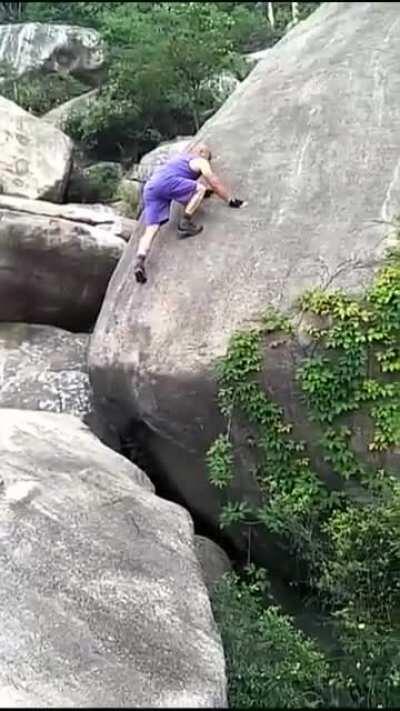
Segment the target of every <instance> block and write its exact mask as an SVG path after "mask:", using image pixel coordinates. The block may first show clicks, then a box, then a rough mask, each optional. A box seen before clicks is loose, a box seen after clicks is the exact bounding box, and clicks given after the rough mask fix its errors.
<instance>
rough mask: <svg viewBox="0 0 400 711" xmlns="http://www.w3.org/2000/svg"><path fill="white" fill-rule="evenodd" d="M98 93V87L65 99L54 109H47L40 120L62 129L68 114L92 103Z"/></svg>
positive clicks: (68, 116)
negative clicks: (67, 99)
mask: <svg viewBox="0 0 400 711" xmlns="http://www.w3.org/2000/svg"><path fill="white" fill-rule="evenodd" d="M98 93H99V92H98V89H93V90H92V91H88V92H87V93H86V94H81V96H74V98H73V99H70V100H69V101H66V102H65V103H64V104H61V106H56V108H55V109H52V110H51V111H48V112H47V114H44V115H43V116H42V117H41V120H42V121H46V122H47V123H50V124H51V125H52V126H55V128H59V129H60V130H61V131H63V130H64V128H65V125H66V123H67V120H68V119H69V118H70V116H71V115H72V114H74V113H75V112H76V113H79V112H80V111H82V110H83V109H86V108H87V107H88V106H90V105H91V104H93V103H94V102H95V101H96V98H97V95H98Z"/></svg>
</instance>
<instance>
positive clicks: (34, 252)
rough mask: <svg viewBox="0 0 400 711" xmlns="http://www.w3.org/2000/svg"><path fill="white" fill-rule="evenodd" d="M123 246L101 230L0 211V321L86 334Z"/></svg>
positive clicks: (123, 244)
mask: <svg viewBox="0 0 400 711" xmlns="http://www.w3.org/2000/svg"><path fill="white" fill-rule="evenodd" d="M124 247H125V242H124V241H123V239H121V238H120V237H116V236H115V235H113V234H112V233H109V232H107V231H106V230H104V229H101V227H97V226H91V225H88V224H81V223H76V222H72V221H69V220H64V219H59V218H53V217H47V216H44V215H35V214H29V213H25V212H18V211H11V210H7V209H2V208H0V321H22V322H24V323H42V324H50V325H54V326H59V327H60V328H65V329H67V330H70V331H86V330H88V329H89V328H91V326H92V325H93V322H94V320H95V319H96V317H97V314H98V312H99V309H100V305H101V302H102V299H103V297H104V294H105V291H106V289H107V285H108V281H109V279H110V276H111V274H112V272H113V270H114V268H115V266H116V264H117V262H118V260H119V258H120V256H121V254H122V252H123V250H124Z"/></svg>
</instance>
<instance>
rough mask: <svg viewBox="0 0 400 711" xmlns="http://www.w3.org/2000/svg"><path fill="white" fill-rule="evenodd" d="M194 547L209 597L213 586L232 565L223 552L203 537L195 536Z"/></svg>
mask: <svg viewBox="0 0 400 711" xmlns="http://www.w3.org/2000/svg"><path fill="white" fill-rule="evenodd" d="M195 547H196V555H197V558H198V560H199V563H200V565H201V570H202V573H203V580H204V582H205V584H206V585H207V590H208V592H209V593H210V595H211V594H212V592H213V589H214V586H215V584H216V583H217V582H218V581H219V580H220V579H221V578H222V576H223V575H224V574H225V573H228V572H229V571H230V570H231V569H232V565H231V562H230V560H229V558H228V556H227V555H226V553H225V551H224V550H222V548H221V547H220V546H218V545H217V544H216V543H214V541H211V540H210V539H209V538H206V537H205V536H195Z"/></svg>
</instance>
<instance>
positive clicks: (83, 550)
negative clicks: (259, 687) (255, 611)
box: [0, 409, 226, 708]
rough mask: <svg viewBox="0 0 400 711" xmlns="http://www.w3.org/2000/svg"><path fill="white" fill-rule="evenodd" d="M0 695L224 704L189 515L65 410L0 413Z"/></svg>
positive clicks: (18, 700)
mask: <svg viewBox="0 0 400 711" xmlns="http://www.w3.org/2000/svg"><path fill="white" fill-rule="evenodd" d="M0 451H1V458H2V466H1V478H2V486H1V488H0V559H1V570H2V575H1V577H0V600H1V612H2V624H1V625H0V646H1V650H2V654H1V659H0V698H1V700H2V703H3V705H5V706H7V705H9V706H18V705H25V706H28V707H35V706H39V707H40V706H44V707H47V708H51V707H56V706H66V707H68V706H75V707H80V706H82V707H85V706H88V707H96V706H97V707H136V708H142V707H150V708H163V707H164V708H165V707H175V708H179V707H181V708H182V707H185V706H188V707H189V708H190V707H194V708H213V707H218V706H223V707H224V706H226V689H225V669H224V657H223V651H222V646H221V641H220V638H219V635H218V633H217V632H216V629H215V625H214V621H213V618H212V613H211V608H210V603H209V599H208V595H207V591H206V588H205V586H204V583H203V581H202V579H201V572H200V567H199V564H198V562H197V559H196V556H195V552H194V542H193V524H192V521H191V519H190V517H189V515H188V514H187V512H186V511H185V510H184V509H182V508H180V507H178V506H176V505H174V504H171V503H169V502H166V501H163V500H162V499H160V498H158V497H157V496H155V494H154V493H153V487H152V485H151V483H150V482H149V480H148V479H147V477H146V476H145V475H144V474H143V473H142V472H141V471H140V470H139V469H138V468H137V467H135V466H134V465H133V464H131V463H130V462H128V461H127V460H126V459H124V458H122V457H121V456H120V455H118V454H116V453H115V452H113V451H112V450H111V449H108V448H107V447H104V446H103V445H102V444H101V443H100V442H99V441H98V440H97V439H96V438H95V437H94V436H93V435H92V434H91V433H89V431H88V430H87V429H86V427H84V425H82V423H81V422H80V421H79V420H78V419H76V418H74V417H72V416H70V415H55V414H51V413H37V412H21V411H18V410H7V409H5V410H0Z"/></svg>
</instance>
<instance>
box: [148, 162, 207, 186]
mask: <svg viewBox="0 0 400 711" xmlns="http://www.w3.org/2000/svg"><path fill="white" fill-rule="evenodd" d="M193 158H194V156H192V155H190V154H189V153H179V154H178V155H177V156H175V157H174V158H171V160H169V161H168V163H166V164H165V165H163V166H161V167H160V168H157V169H156V170H155V171H154V173H153V175H152V176H151V178H150V180H149V181H148V183H147V185H146V187H147V188H151V189H152V190H154V191H157V192H158V193H164V192H166V193H169V192H170V190H171V189H172V190H173V191H174V190H176V188H177V187H178V186H179V185H182V184H184V183H183V182H182V181H186V180H194V181H196V180H198V178H199V175H200V172H199V171H197V170H196V171H194V170H192V169H191V168H190V165H189V163H190V161H191V160H193ZM186 185H187V184H186Z"/></svg>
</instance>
